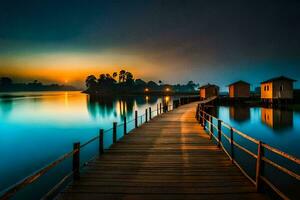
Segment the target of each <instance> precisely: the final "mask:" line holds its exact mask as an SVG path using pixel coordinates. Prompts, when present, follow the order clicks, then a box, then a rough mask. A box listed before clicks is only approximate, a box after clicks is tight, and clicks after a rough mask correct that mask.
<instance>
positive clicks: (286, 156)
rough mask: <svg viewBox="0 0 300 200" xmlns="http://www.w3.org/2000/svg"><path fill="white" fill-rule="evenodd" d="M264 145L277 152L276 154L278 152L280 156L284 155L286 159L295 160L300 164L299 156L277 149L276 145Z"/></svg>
mask: <svg viewBox="0 0 300 200" xmlns="http://www.w3.org/2000/svg"><path fill="white" fill-rule="evenodd" d="M263 147H264V148H266V149H268V150H270V151H272V152H273V153H276V154H278V155H280V156H282V157H284V158H286V159H288V160H290V161H293V162H295V163H297V164H299V165H300V159H298V158H296V157H294V156H291V155H289V154H287V153H285V152H282V151H280V150H278V149H276V148H274V147H271V146H270V145H268V144H263Z"/></svg>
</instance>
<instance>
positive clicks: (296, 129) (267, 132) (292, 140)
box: [217, 107, 300, 157]
mask: <svg viewBox="0 0 300 200" xmlns="http://www.w3.org/2000/svg"><path fill="white" fill-rule="evenodd" d="M217 115H218V116H219V118H220V119H222V120H223V121H224V122H227V123H229V124H230V125H232V126H233V127H235V128H237V129H238V130H240V131H242V132H243V133H245V134H247V135H249V136H252V137H253V138H256V139H258V140H261V141H262V142H264V143H267V144H269V145H271V146H274V147H276V148H278V149H280V150H282V151H284V152H287V153H289V154H291V155H294V156H297V157H300V148H299V144H300V112H294V111H292V110H283V109H282V110H281V109H273V108H260V107H251V108H250V107H219V108H218V112H217Z"/></svg>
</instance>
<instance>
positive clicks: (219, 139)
mask: <svg viewBox="0 0 300 200" xmlns="http://www.w3.org/2000/svg"><path fill="white" fill-rule="evenodd" d="M221 126H222V121H221V120H220V119H218V147H221V134H222V133H221V131H222V127H221Z"/></svg>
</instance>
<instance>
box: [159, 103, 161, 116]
mask: <svg viewBox="0 0 300 200" xmlns="http://www.w3.org/2000/svg"><path fill="white" fill-rule="evenodd" d="M159 113H160V114H161V103H159Z"/></svg>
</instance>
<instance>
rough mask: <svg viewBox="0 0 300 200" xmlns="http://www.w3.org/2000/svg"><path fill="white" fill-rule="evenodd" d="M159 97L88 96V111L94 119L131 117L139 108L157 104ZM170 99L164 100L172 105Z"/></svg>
mask: <svg viewBox="0 0 300 200" xmlns="http://www.w3.org/2000/svg"><path fill="white" fill-rule="evenodd" d="M158 98H159V97H157V96H144V97H143V96H128V97H89V96H87V110H88V112H89V113H90V115H91V116H92V117H93V118H94V119H97V118H104V117H107V116H111V115H113V116H114V117H117V116H118V114H119V116H121V117H123V116H126V115H128V116H130V115H132V114H133V112H134V110H135V109H136V108H137V107H140V106H143V105H146V104H155V103H157V101H158ZM170 101H171V100H170V97H168V98H164V102H166V103H168V104H169V103H170Z"/></svg>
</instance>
